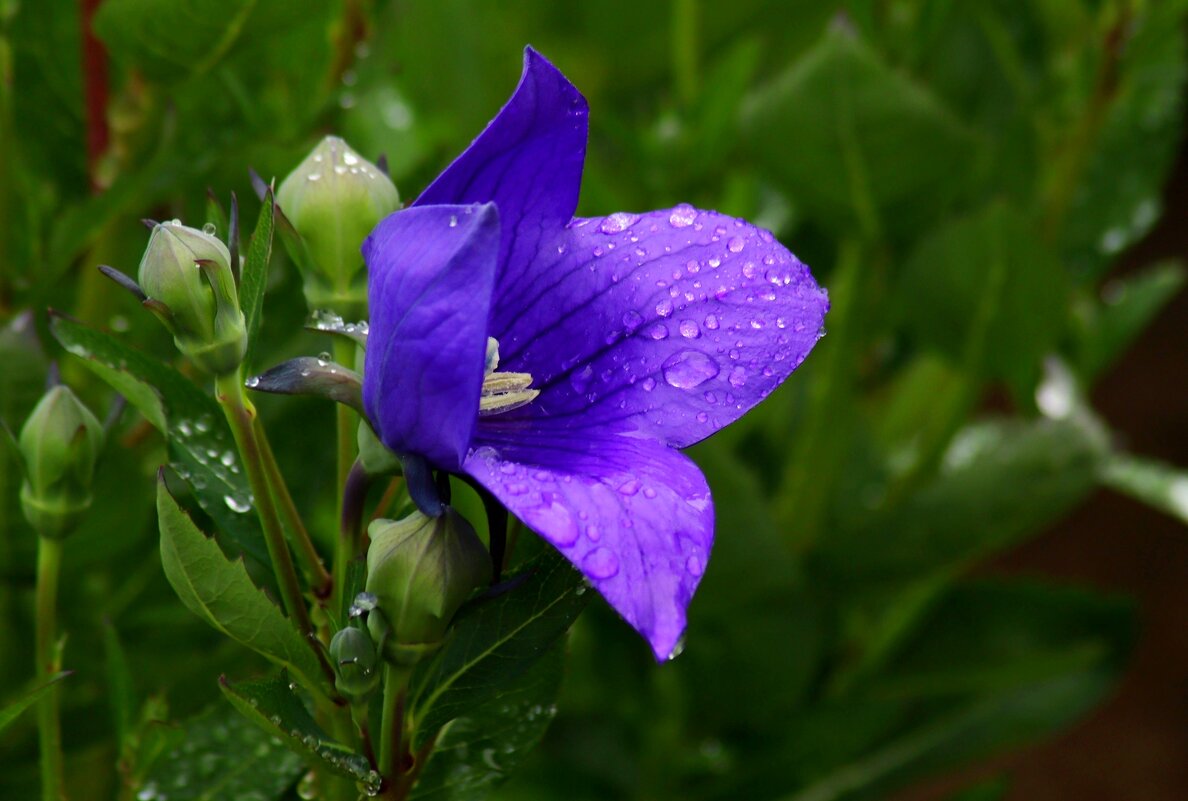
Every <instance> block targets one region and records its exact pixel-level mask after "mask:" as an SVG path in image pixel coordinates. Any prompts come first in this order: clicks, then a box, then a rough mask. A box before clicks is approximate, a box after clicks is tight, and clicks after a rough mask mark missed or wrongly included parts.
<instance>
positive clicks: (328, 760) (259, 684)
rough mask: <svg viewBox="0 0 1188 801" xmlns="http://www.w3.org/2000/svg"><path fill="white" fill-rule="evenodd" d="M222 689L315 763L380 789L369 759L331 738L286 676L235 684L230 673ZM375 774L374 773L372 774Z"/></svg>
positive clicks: (266, 728)
mask: <svg viewBox="0 0 1188 801" xmlns="http://www.w3.org/2000/svg"><path fill="white" fill-rule="evenodd" d="M219 689H220V690H222V691H223V695H224V696H226V698H227V700H228V701H230V702H231V704H232V705H233V706H234V707H235V708H236V709H237V710H239V712H240V714H242V715H243V716H244V717H246V718H247V719H248V720H250V721H252V722H253V723H255V724H256V725H257V726H259V727H260V728H261V729H262V730H264V731H265V732H267V733H268V734H271V735H272V736H274V737H277V738H278V739H280V741H281V742H282V743H284V744H285V746H286V747H287V748H288V749H289V750H291V751H293V752H295V753H297V754H301V755H302V756H304V757H305V758H306V759H307V760H308V761H310V762H311V763H318V764H321V765H323V766H325V767H327V768H329V769H330V770H332V771H334V772H335V773H337V774H339V775H341V776H345V777H347V778H349V779H354V780H356V781H361V782H366V783H369V784H370V785H372V786H375V787H377V788H378V785H379V781H380V777H379V774H378V773H374V771H372V770H371V766H370V765H369V764H368V762H367V758H366V757H365V756H363V755H362V754H356V753H355V752H353V751H351V749H349V748H347V747H346V746H344V745H342V744H341V743H337V742H335V741H333V740H332V739H330V737H329V736H328V735H327V734H326V732H325V731H323V730H322V727H321V726H319V725H318V724H317V722H316V721H314V719H313V717H312V716H311V715H310V714H309V711H308V710H307V709H306V708H305V704H303V703H302V702H301V699H300V698H299V697H298V696H297V694H296V693H295V692H293V690H292V689H291V688H290V686H289V682H288V680H286V679H285V678H283V677H273V678H267V679H257V680H255V681H242V682H237V683H234V684H232V683H231V682H230V681H228V680H227V677H226V676H223V677H221V678H220V679H219ZM369 774H373V775H369Z"/></svg>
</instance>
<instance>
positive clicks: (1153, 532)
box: [897, 139, 1188, 801]
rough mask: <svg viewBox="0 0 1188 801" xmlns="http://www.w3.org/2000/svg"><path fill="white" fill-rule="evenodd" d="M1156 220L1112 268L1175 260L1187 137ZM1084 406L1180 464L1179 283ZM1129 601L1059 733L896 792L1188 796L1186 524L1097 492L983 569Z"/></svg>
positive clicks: (1187, 335) (1183, 350)
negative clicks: (1098, 693)
mask: <svg viewBox="0 0 1188 801" xmlns="http://www.w3.org/2000/svg"><path fill="white" fill-rule="evenodd" d="M1164 202H1165V211H1164V216H1163V219H1162V221H1161V222H1160V223H1159V224H1158V225H1157V226H1156V228H1155V229H1154V230H1153V231H1152V232H1151V233H1150V234H1149V235H1148V236H1147V237H1146V239H1144V240H1143V241H1142V242H1140V243H1139V244H1138V245H1136V246H1135V247H1134V248H1133V249H1132V250H1131V252H1130V253H1128V254H1127V257H1126V258H1125V259H1124V261H1123V263H1122V264H1121V265H1120V266H1119V268H1118V269H1117V270H1116V271H1115V273H1114V274H1113V275H1115V276H1117V275H1124V274H1127V273H1129V272H1133V271H1135V270H1141V269H1142V268H1143V267H1145V266H1148V265H1150V264H1151V263H1153V262H1155V261H1157V260H1160V259H1166V258H1171V257H1178V258H1182V259H1188V139H1186V140H1185V142H1184V143H1182V145H1181V148H1180V156H1179V160H1178V164H1177V166H1176V168H1175V171H1174V172H1173V175H1172V178H1171V180H1170V182H1169V184H1168V186H1167V187H1166V189H1165V192H1164ZM1093 404H1094V407H1095V408H1096V409H1097V410H1098V412H1099V413H1100V414H1101V415H1102V416H1103V417H1104V418H1105V419H1106V420H1108V421H1109V423H1110V425H1111V426H1112V428H1113V429H1114V430H1115V431H1116V432H1117V434H1118V435H1119V437H1120V440H1121V444H1122V446H1123V447H1125V448H1126V449H1128V450H1130V451H1133V452H1135V453H1138V454H1142V455H1144V456H1150V457H1154V458H1158V459H1162V460H1164V461H1168V462H1172V463H1175V464H1178V465H1181V466H1188V290H1183V291H1181V292H1180V293H1179V295H1178V296H1177V297H1176V298H1175V299H1174V300H1173V301H1172V302H1171V303H1170V304H1169V305H1168V306H1167V308H1165V309H1164V310H1163V312H1162V313H1161V314H1160V315H1159V317H1158V319H1157V320H1156V321H1155V323H1154V324H1153V325H1151V327H1150V328H1149V329H1148V330H1147V331H1146V332H1145V333H1144V335H1143V336H1142V338H1141V339H1140V340H1139V341H1138V342H1137V343H1136V344H1135V345H1134V346H1133V347H1132V348H1131V350H1130V351H1129V352H1128V353H1127V354H1125V355H1124V356H1123V358H1122V359H1121V360H1120V361H1119V363H1118V364H1117V365H1116V366H1115V367H1114V368H1113V369H1112V370H1111V371H1110V372H1109V373H1108V374H1107V375H1106V376H1105V377H1104V378H1103V379H1102V380H1101V381H1100V383H1099V384H1098V386H1097V387H1096V388H1095V390H1094V392H1093ZM988 570H989V571H990V572H992V573H996V574H1000V575H1014V576H1029V577H1036V576H1038V577H1045V578H1047V579H1049V580H1052V581H1055V582H1060V583H1070V584H1079V585H1087V586H1091V587H1095V588H1098V589H1100V590H1103V591H1106V592H1111V593H1121V594H1124V595H1126V596H1129V597H1131V598H1133V599H1134V600H1135V601H1136V605H1137V609H1138V615H1139V627H1140V631H1139V639H1138V642H1137V645H1136V648H1135V651H1134V653H1133V654H1132V657H1131V662H1130V665H1129V668H1128V670H1127V671H1126V673H1125V674H1124V676H1123V678H1122V680H1121V682H1120V683H1119V685H1118V687H1117V688H1116V690H1115V692H1114V694H1113V695H1112V696H1111V697H1110V698H1109V699H1108V700H1107V701H1106V702H1105V703H1103V704H1102V705H1101V706H1099V707H1098V708H1097V709H1095V710H1094V711H1093V712H1092V713H1090V715H1089V716H1088V717H1087V718H1085V719H1084V720H1082V721H1080V722H1079V723H1077V724H1076V725H1074V726H1073V727H1072V728H1071V729H1069V730H1067V731H1066V732H1064V733H1063V734H1061V735H1059V736H1058V737H1056V738H1054V739H1052V740H1050V741H1048V742H1045V743H1043V744H1040V745H1038V746H1035V747H1032V748H1030V749H1026V750H1024V751H1021V752H1016V753H1011V754H1007V755H1004V756H1002V757H1000V758H998V759H996V760H994V761H993V762H992V763H991V764H989V765H985V766H982V767H980V768H978V769H975V770H972V771H969V772H963V773H962V774H961V775H959V776H949V777H945V778H943V779H940V780H936V781H932V782H929V783H927V784H925V785H922V786H920V787H916V788H914V789H912V790H911V791H909V792H906V793H903V794H900V795H899V796H898V797H897V799H898V801H939V799H943V798H947V797H948V796H949V795H950V794H951V793H952V792H954V791H955V790H957V789H959V788H961V787H963V786H965V785H967V784H969V783H970V782H971V781H974V780H977V779H981V778H990V777H992V776H995V775H998V774H1000V773H1006V774H1007V775H1008V777H1009V780H1010V785H1011V790H1010V792H1009V793H1008V795H1007V798H1008V799H1010V801H1185V799H1188V527H1186V526H1184V525H1183V524H1182V523H1180V522H1178V521H1176V520H1174V519H1172V518H1170V517H1168V516H1166V515H1163V514H1161V513H1159V512H1155V511H1152V510H1151V509H1148V508H1147V507H1145V506H1142V505H1140V504H1139V503H1137V502H1135V501H1132V500H1130V499H1128V498H1125V497H1122V496H1120V495H1118V494H1116V493H1113V492H1110V491H1106V490H1100V491H1098V492H1097V493H1096V494H1095V495H1094V496H1093V497H1092V498H1091V499H1090V500H1089V501H1088V502H1087V503H1086V504H1085V505H1084V506H1083V507H1082V508H1081V509H1079V510H1078V511H1077V512H1076V513H1074V514H1073V515H1071V516H1070V517H1069V518H1068V519H1066V520H1065V521H1063V522H1062V523H1061V524H1059V525H1058V526H1056V527H1054V528H1052V529H1051V530H1049V531H1047V532H1045V533H1044V534H1043V535H1042V536H1040V537H1038V538H1036V539H1034V540H1032V541H1030V542H1028V543H1025V544H1023V545H1022V546H1020V547H1018V548H1015V549H1014V550H1012V551H1010V552H1008V553H1005V554H1002V555H1001V556H999V557H998V558H997V559H995V560H994V562H993V563H992V564H991V565H989V566H988Z"/></svg>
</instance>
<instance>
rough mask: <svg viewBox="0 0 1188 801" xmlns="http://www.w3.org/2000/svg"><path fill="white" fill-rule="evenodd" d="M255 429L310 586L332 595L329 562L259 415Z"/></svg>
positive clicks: (323, 596)
mask: <svg viewBox="0 0 1188 801" xmlns="http://www.w3.org/2000/svg"><path fill="white" fill-rule="evenodd" d="M253 430H254V432H255V436H256V442H257V444H258V445H259V447H260V459H261V461H262V463H263V466H264V473H265V475H266V476H267V478H268V486H269V487H271V489H272V495H273V498H274V499H275V500H276V502H277V504H278V505H279V506H280V511H281V514H283V515H284V517H285V522H286V523H287V524H288V526H289V532H290V534H291V535H292V537H293V543H294V545H295V546H296V548H297V555H298V558H299V560H300V561H301V566H302V568H303V570H304V571H305V574H306V576H308V578H309V584H310V587H311V588H312V589H313V593H314V595H315V596H317V597H318V598H319V599H326V598H329V597H330V593H331V590H332V589H333V587H334V583H333V582H334V579H333V578H332V577H331V575H330V573H329V572H327V570H326V566H325V565H324V564H323V563H322V557H321V556H320V555H319V554H318V549H317V548H315V547H314V544H313V540H311V539H310V537H309V531H308V530H307V529H306V528H305V522H304V521H303V520H302V519H301V513H300V512H298V511H297V505H296V504H295V503H294V502H293V496H292V495H291V494H290V493H289V486H288V484H286V483H285V477H284V475H283V474H282V473H281V471H280V467H279V466H278V465H277V463H276V457H275V456H274V455H273V454H272V446H271V445H270V444H269V443H268V435H267V433H266V432H265V431H264V426H263V424H262V423H261V422H260V418H258V417H257V418H256V420H255V422H254V424H253Z"/></svg>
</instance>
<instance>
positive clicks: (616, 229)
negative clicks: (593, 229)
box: [598, 211, 639, 234]
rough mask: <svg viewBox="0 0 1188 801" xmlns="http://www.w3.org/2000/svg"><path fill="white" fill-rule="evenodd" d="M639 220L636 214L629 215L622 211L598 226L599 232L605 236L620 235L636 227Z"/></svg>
mask: <svg viewBox="0 0 1188 801" xmlns="http://www.w3.org/2000/svg"><path fill="white" fill-rule="evenodd" d="M638 219H639V217H637V216H636V215H634V214H628V213H626V212H622V211H619V212H615V213H614V214H612V215H610V216H609V217H606V218H605V219H603V221H602V223H601V224H600V225H599V226H598V230H599V231H601V232H602V233H604V234H618V233H621V232H623V231H626V230H627V229H628V228H630V227H631V226H633V225H635V221H636V220H638Z"/></svg>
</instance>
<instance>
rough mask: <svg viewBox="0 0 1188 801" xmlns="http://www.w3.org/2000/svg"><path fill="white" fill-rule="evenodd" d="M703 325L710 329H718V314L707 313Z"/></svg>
mask: <svg viewBox="0 0 1188 801" xmlns="http://www.w3.org/2000/svg"><path fill="white" fill-rule="evenodd" d="M705 327H706V328H708V329H709V330H711V331H717V330H718V316H717V315H716V314H707V315H706V316H705Z"/></svg>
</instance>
